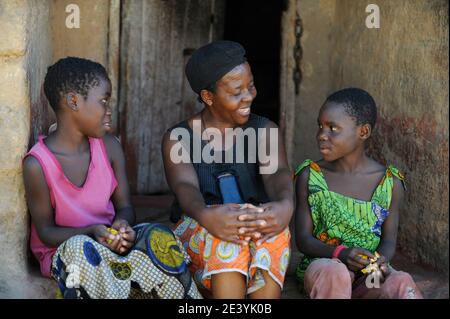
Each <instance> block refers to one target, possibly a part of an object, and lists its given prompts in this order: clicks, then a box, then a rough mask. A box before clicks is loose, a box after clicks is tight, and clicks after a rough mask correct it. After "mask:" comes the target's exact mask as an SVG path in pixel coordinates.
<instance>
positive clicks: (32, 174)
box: [23, 155, 45, 183]
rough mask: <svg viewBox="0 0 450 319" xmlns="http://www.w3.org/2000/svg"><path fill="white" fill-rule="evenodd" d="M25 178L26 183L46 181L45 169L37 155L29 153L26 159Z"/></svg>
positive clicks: (24, 162) (24, 164)
mask: <svg viewBox="0 0 450 319" xmlns="http://www.w3.org/2000/svg"><path fill="white" fill-rule="evenodd" d="M23 178H24V181H25V183H31V182H32V183H45V176H44V171H43V169H42V167H41V163H39V161H38V159H37V158H36V157H34V156H32V155H28V156H27V157H26V158H25V159H24V161H23Z"/></svg>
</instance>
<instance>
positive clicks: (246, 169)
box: [168, 114, 269, 222]
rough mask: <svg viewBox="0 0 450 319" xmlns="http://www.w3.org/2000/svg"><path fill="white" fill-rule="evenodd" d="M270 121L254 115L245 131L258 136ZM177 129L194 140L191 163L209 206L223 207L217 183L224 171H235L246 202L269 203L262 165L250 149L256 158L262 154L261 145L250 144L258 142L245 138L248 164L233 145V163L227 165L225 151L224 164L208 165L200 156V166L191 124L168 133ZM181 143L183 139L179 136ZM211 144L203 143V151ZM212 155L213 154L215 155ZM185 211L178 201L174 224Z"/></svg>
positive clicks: (221, 155)
mask: <svg viewBox="0 0 450 319" xmlns="http://www.w3.org/2000/svg"><path fill="white" fill-rule="evenodd" d="M268 121H269V120H268V119H266V118H265V117H262V116H258V115H255V114H250V117H249V120H248V121H247V123H246V124H245V125H244V126H243V127H242V129H243V130H244V131H245V130H246V129H247V128H253V129H255V131H256V136H257V135H258V134H257V133H258V128H265V127H266V126H267V123H268ZM175 128H184V129H186V130H187V131H188V132H189V138H190V152H189V155H190V162H191V163H192V165H193V166H194V169H195V171H196V172H197V177H198V181H199V185H200V192H201V193H202V195H203V199H204V200H205V204H206V205H215V204H222V203H223V202H222V196H221V193H220V189H219V184H218V181H217V176H218V175H220V174H221V173H223V172H231V173H232V174H233V175H235V176H236V180H237V182H238V186H239V190H240V193H241V196H242V199H243V200H244V201H245V202H246V203H252V204H254V205H258V204H260V203H267V202H268V201H269V198H268V196H267V194H266V191H265V189H264V184H263V180H262V176H261V174H260V173H259V163H258V158H257V156H256V157H255V158H254V160H250V159H249V154H248V153H249V152H248V150H249V146H251V147H252V149H253V150H256V155H257V154H258V143H257V142H256V145H250V144H249V143H254V142H255V141H249V139H248V138H245V139H244V161H243V162H242V161H239V162H238V161H237V158H236V155H237V154H236V144H234V145H233V161H232V162H230V163H225V153H226V151H221V152H219V153H221V154H220V155H217V152H216V153H215V155H216V156H219V157H221V158H222V162H221V163H217V162H212V163H205V162H204V159H203V158H202V156H199V160H200V161H199V162H198V163H196V162H194V160H193V143H194V138H193V136H194V132H193V130H192V128H191V127H190V126H189V123H188V121H187V120H186V121H183V122H181V123H179V124H177V125H175V126H173V127H172V128H170V129H169V130H168V132H171V131H172V130H173V129H175ZM178 139H179V140H181V137H178ZM207 143H208V142H207V141H204V140H202V141H201V149H200V151H202V150H203V147H204V146H205V145H206V144H207ZM211 154H212V153H211ZM181 214H182V211H181V208H180V207H179V205H178V201H177V200H175V203H174V205H173V207H172V211H171V216H170V219H171V221H172V222H177V221H178V220H179V219H180V217H181Z"/></svg>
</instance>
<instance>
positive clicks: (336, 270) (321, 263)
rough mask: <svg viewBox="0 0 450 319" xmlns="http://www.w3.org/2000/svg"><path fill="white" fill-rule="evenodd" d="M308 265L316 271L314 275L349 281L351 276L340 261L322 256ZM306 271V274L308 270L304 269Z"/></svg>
mask: <svg viewBox="0 0 450 319" xmlns="http://www.w3.org/2000/svg"><path fill="white" fill-rule="evenodd" d="M310 267H311V270H312V272H314V273H316V276H320V277H322V278H328V279H332V280H343V281H348V282H349V283H350V282H351V277H350V273H349V271H348V269H347V266H345V264H343V263H341V262H338V261H335V260H332V259H327V258H322V259H319V260H317V261H315V262H313V263H312V264H311V265H310ZM314 268H315V271H314ZM306 273H307V274H308V270H306Z"/></svg>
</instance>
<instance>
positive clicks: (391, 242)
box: [378, 178, 404, 261]
mask: <svg viewBox="0 0 450 319" xmlns="http://www.w3.org/2000/svg"><path fill="white" fill-rule="evenodd" d="M403 197H404V189H403V185H402V182H401V181H400V180H399V179H397V178H394V187H393V190H392V200H391V207H390V208H389V216H388V217H387V218H386V220H385V221H384V223H383V226H382V227H383V228H382V235H381V241H380V244H379V246H378V252H379V253H380V254H381V255H382V256H384V258H385V259H386V261H389V260H391V259H392V257H394V254H395V246H396V243H397V230H398V219H399V209H400V207H401V205H402V203H403Z"/></svg>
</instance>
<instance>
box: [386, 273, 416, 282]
mask: <svg viewBox="0 0 450 319" xmlns="http://www.w3.org/2000/svg"><path fill="white" fill-rule="evenodd" d="M388 279H389V280H391V281H395V282H397V283H398V284H412V283H414V279H413V278H412V277H411V275H410V274H408V273H406V272H404V271H396V272H393V273H391V274H390V275H389V277H388Z"/></svg>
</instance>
